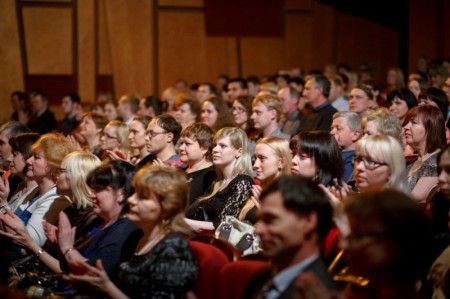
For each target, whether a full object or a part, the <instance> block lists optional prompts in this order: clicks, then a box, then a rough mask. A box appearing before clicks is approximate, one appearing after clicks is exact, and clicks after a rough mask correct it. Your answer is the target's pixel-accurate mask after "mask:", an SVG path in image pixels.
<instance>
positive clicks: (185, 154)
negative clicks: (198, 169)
mask: <svg viewBox="0 0 450 299" xmlns="http://www.w3.org/2000/svg"><path fill="white" fill-rule="evenodd" d="M192 137H193V136H191V137H181V138H180V148H179V152H180V160H181V162H183V163H185V164H187V165H189V166H192V165H194V164H195V163H197V162H199V161H201V160H202V159H203V158H204V156H205V155H206V153H207V151H208V149H207V148H204V147H203V148H202V147H201V146H200V144H199V143H198V141H197V140H195V139H194V138H192Z"/></svg>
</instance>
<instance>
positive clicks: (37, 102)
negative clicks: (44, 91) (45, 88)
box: [31, 95, 47, 112]
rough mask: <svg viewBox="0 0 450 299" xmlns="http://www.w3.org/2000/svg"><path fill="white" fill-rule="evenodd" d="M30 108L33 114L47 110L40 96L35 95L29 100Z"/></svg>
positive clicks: (45, 103)
mask: <svg viewBox="0 0 450 299" xmlns="http://www.w3.org/2000/svg"><path fill="white" fill-rule="evenodd" d="M31 106H32V108H33V112H39V111H41V110H42V109H44V108H47V102H46V101H44V99H43V98H42V96H40V95H35V96H33V97H32V98H31Z"/></svg>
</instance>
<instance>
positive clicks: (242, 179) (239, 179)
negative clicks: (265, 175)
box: [231, 174, 253, 185]
mask: <svg viewBox="0 0 450 299" xmlns="http://www.w3.org/2000/svg"><path fill="white" fill-rule="evenodd" d="M231 183H234V184H239V183H240V184H245V185H253V179H252V177H251V176H249V175H246V174H238V175H237V176H236V177H235V178H234V179H233V180H232V181H231Z"/></svg>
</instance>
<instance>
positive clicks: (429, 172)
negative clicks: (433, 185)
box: [406, 151, 439, 191]
mask: <svg viewBox="0 0 450 299" xmlns="http://www.w3.org/2000/svg"><path fill="white" fill-rule="evenodd" d="M438 153H439V151H437V152H436V153H434V154H432V155H431V156H430V157H429V158H428V159H426V160H425V162H423V163H422V165H421V166H420V168H419V169H417V170H416V171H415V172H414V173H413V174H412V175H409V171H410V170H411V168H413V167H414V165H415V164H416V163H418V162H417V161H416V162H415V163H412V164H410V165H408V166H406V173H408V177H407V180H408V188H409V191H412V190H413V189H414V187H415V186H416V184H417V182H418V181H419V179H420V178H422V177H437V176H438V167H437V156H438Z"/></svg>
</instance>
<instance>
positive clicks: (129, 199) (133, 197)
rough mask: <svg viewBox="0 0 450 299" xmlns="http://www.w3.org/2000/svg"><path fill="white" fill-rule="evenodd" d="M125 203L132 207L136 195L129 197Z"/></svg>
mask: <svg viewBox="0 0 450 299" xmlns="http://www.w3.org/2000/svg"><path fill="white" fill-rule="evenodd" d="M127 201H128V204H130V205H134V204H135V203H136V195H135V194H133V195H131V196H130V197H128V199H127Z"/></svg>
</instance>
